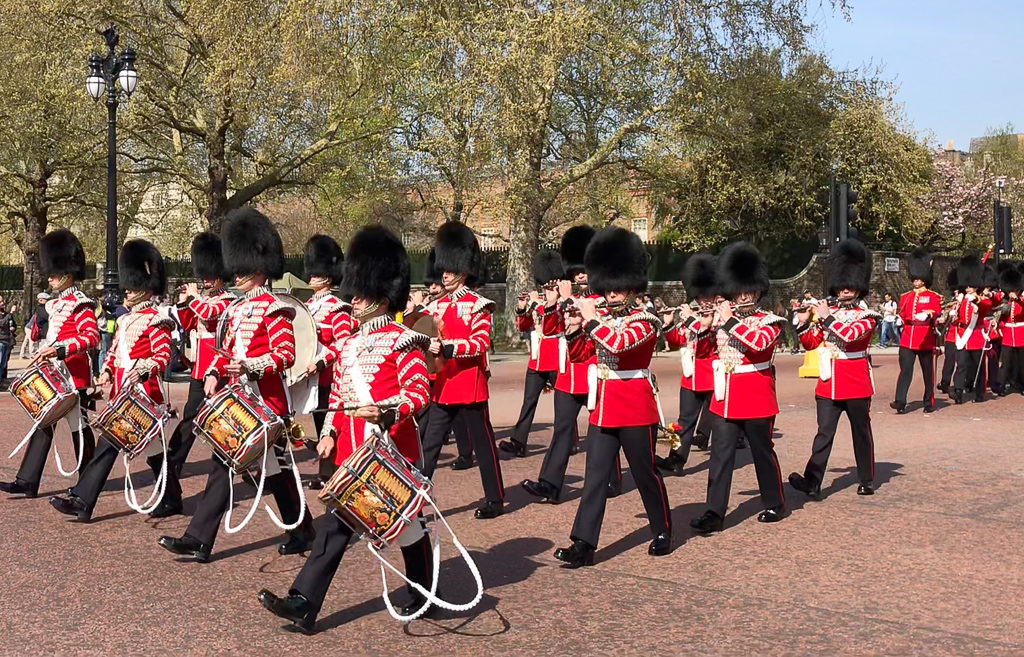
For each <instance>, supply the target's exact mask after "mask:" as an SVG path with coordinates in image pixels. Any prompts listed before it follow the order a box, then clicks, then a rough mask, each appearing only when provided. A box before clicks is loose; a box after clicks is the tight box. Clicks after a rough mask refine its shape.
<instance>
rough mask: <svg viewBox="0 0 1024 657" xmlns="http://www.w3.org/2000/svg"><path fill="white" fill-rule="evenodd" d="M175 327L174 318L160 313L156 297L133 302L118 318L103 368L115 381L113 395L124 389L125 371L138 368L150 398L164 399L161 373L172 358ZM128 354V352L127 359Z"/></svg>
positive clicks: (111, 393) (111, 396) (111, 395)
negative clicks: (134, 304)
mask: <svg viewBox="0 0 1024 657" xmlns="http://www.w3.org/2000/svg"><path fill="white" fill-rule="evenodd" d="M173 328H174V321H173V320H172V319H170V318H169V317H167V316H166V315H164V314H162V313H160V312H159V311H158V310H157V309H156V306H155V305H154V304H153V302H152V301H147V302H145V303H141V304H139V305H137V306H133V307H132V309H131V311H130V312H129V313H128V314H127V315H121V316H120V317H118V318H117V330H116V331H115V332H114V340H113V342H111V343H110V349H108V350H107V357H106V359H105V360H104V361H103V366H102V368H101V369H103V370H105V371H107V372H110V376H111V380H112V381H113V388H112V389H111V392H110V398H111V399H113V398H114V396H116V395H117V393H118V391H119V390H120V389H121V380H122V378H123V377H124V375H125V373H126V372H127V371H128V370H135V371H136V372H138V373H139V380H140V381H141V382H142V387H143V388H145V390H146V393H147V394H148V395H149V397H150V399H152V400H153V401H155V402H156V403H158V404H160V403H163V401H164V394H163V390H161V388H160V375H161V374H162V373H163V371H164V370H165V369H166V368H167V364H168V363H169V362H170V360H171V329H173ZM122 352H124V353H122ZM124 355H127V361H125V359H124V358H123V356H124Z"/></svg>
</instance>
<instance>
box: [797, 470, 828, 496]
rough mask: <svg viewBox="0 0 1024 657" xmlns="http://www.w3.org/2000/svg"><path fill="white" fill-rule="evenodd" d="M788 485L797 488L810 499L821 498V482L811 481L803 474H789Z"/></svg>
mask: <svg viewBox="0 0 1024 657" xmlns="http://www.w3.org/2000/svg"><path fill="white" fill-rule="evenodd" d="M789 485H790V486H792V487H793V488H795V489H797V490H798V491H800V492H801V493H803V494H804V495H806V496H807V497H809V498H811V499H812V500H817V499H820V498H821V483H820V482H819V483H817V484H815V483H813V482H811V480H810V479H808V478H807V477H805V476H804V475H802V474H800V473H798V472H794V473H792V474H791V475H789Z"/></svg>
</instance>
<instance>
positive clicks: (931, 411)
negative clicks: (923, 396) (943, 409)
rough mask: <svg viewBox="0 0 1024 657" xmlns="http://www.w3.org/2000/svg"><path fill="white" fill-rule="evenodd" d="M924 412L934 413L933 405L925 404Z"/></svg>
mask: <svg viewBox="0 0 1024 657" xmlns="http://www.w3.org/2000/svg"><path fill="white" fill-rule="evenodd" d="M924 412H925V413H934V412H935V406H933V405H932V404H925V406H924Z"/></svg>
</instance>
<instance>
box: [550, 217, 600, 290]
mask: <svg viewBox="0 0 1024 657" xmlns="http://www.w3.org/2000/svg"><path fill="white" fill-rule="evenodd" d="M594 235H597V231H596V230H594V227H593V226H587V225H586V224H583V225H580V226H573V227H572V228H570V229H569V230H567V231H565V234H564V235H562V245H561V247H559V253H561V254H562V267H563V268H564V269H565V275H566V276H567V277H568V278H572V277H573V276H575V275H576V274H578V273H580V272H581V271H583V270H584V269H586V267H584V265H583V256H584V255H586V253H587V245H588V244H590V240H592V239H594Z"/></svg>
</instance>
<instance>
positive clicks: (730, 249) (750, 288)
mask: <svg viewBox="0 0 1024 657" xmlns="http://www.w3.org/2000/svg"><path fill="white" fill-rule="evenodd" d="M715 273H716V276H717V278H718V285H719V294H721V295H722V296H724V297H726V298H730V299H731V298H733V297H735V296H737V295H738V294H740V293H742V292H755V293H758V294H761V295H762V296H763V295H764V294H766V293H767V292H768V288H769V286H770V283H769V280H768V270H767V269H765V266H764V261H763V260H761V254H760V253H759V252H758V250H757V249H756V248H754V247H753V246H752V245H750V244H748V243H746V242H734V243H732V244H730V245H729V246H727V247H725V248H724V249H723V250H722V253H721V254H720V255H719V256H718V266H717V267H716V268H715Z"/></svg>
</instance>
